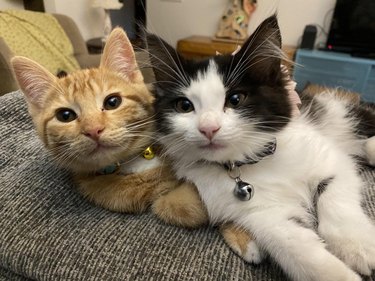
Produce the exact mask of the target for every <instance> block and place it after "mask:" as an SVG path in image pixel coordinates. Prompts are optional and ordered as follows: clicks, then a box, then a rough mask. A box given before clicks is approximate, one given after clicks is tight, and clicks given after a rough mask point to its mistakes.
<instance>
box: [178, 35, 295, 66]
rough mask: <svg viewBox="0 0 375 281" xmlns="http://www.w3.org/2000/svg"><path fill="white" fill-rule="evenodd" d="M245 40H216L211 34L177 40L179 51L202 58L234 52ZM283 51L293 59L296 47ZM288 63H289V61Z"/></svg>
mask: <svg viewBox="0 0 375 281" xmlns="http://www.w3.org/2000/svg"><path fill="white" fill-rule="evenodd" d="M242 43H243V42H240V43H237V42H235V41H225V40H216V39H213V37H209V36H197V35H194V36H190V37H187V38H184V39H181V40H179V41H178V42H177V51H178V52H179V53H180V54H181V55H182V56H184V57H185V58H189V59H201V58H206V57H210V56H214V55H215V54H216V52H219V53H222V54H229V53H232V52H233V51H235V50H236V49H237V46H238V45H241V44H242ZM283 51H284V52H285V54H286V55H287V57H288V59H289V60H291V61H293V60H294V54H295V52H296V47H293V46H283ZM287 65H289V64H288V63H287Z"/></svg>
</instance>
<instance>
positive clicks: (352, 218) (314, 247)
mask: <svg viewBox="0 0 375 281" xmlns="http://www.w3.org/2000/svg"><path fill="white" fill-rule="evenodd" d="M218 81H219V82H218ZM185 93H186V96H187V98H189V99H190V100H191V101H192V102H193V103H194V106H195V111H193V112H190V113H188V114H177V115H173V114H171V115H170V118H171V120H170V121H171V123H172V124H173V125H172V126H173V131H174V133H176V134H174V135H173V136H171V137H165V138H163V139H162V142H163V143H164V145H165V146H166V147H167V153H168V154H169V156H171V157H172V158H173V159H174V160H175V169H176V172H177V175H178V176H179V177H180V178H185V179H187V180H189V181H192V182H194V183H195V184H196V185H197V188H198V190H199V193H200V195H201V197H202V199H203V201H204V202H205V204H206V206H207V209H208V213H209V216H210V218H211V220H212V222H223V221H234V222H236V223H239V224H241V225H242V226H244V227H245V228H247V229H248V230H249V231H251V232H252V234H253V235H254V236H255V237H256V243H257V244H258V246H259V247H260V248H261V249H262V250H265V251H266V252H267V253H268V254H269V255H270V256H271V257H272V258H273V259H274V260H276V262H278V263H279V264H280V266H281V267H282V268H283V269H284V271H285V272H286V273H287V274H288V275H289V276H290V277H291V278H292V279H293V280H299V281H305V280H315V281H339V280H340V281H349V280H353V281H354V280H356V281H357V280H361V278H360V277H359V275H358V274H357V273H355V272H354V271H358V272H360V273H363V274H370V273H371V269H374V268H375V239H374V238H373V237H375V227H374V225H373V224H372V222H371V221H370V219H369V218H368V217H367V216H366V215H365V214H364V212H363V211H362V209H361V206H360V201H361V192H362V186H363V182H362V181H361V178H360V177H359V175H358V174H357V172H356V167H355V163H354V161H353V159H352V158H351V157H350V156H349V155H350V154H363V152H362V150H363V149H362V146H363V141H362V140H357V139H356V138H355V137H354V136H352V134H351V130H350V129H351V127H350V126H351V124H350V121H345V120H344V118H342V117H343V116H345V113H346V111H345V106H344V105H343V103H342V102H340V101H337V100H334V99H332V98H329V97H327V96H322V97H320V99H322V100H324V103H325V104H327V107H326V108H327V109H328V111H329V113H328V115H327V122H326V123H324V124H320V125H319V126H318V125H316V124H314V123H312V122H309V119H308V118H307V113H302V114H301V116H299V117H295V118H294V119H292V120H291V122H290V123H289V124H288V125H287V127H286V128H284V129H283V130H282V131H280V132H278V133H276V134H271V133H260V132H257V131H256V130H255V129H254V125H253V124H252V122H249V121H248V120H241V119H240V118H238V115H237V114H236V112H235V111H233V110H231V109H224V107H223V106H224V95H225V89H224V86H223V83H222V82H221V77H220V75H219V74H217V71H216V68H215V66H214V64H213V63H211V64H210V67H209V69H208V72H207V73H205V74H200V75H199V76H198V78H197V79H196V81H193V82H192V83H191V87H190V88H188V89H187V90H186V92H185ZM207 116H209V117H210V118H209V119H207V118H206V117H207ZM207 120H211V121H208V122H216V123H217V124H219V126H220V130H219V131H218V132H217V133H216V135H215V137H214V139H213V142H214V143H216V144H219V145H221V146H222V148H221V149H202V148H200V147H201V146H202V145H207V144H208V143H209V141H208V139H207V138H205V136H204V135H203V134H201V133H200V132H199V126H200V124H201V122H207ZM212 120H213V121H212ZM254 122H258V121H257V120H256V119H254ZM274 137H276V139H277V149H276V152H275V154H274V155H272V156H269V157H267V158H265V159H263V160H261V161H260V162H258V163H257V164H253V165H244V166H242V167H241V178H242V180H244V181H247V182H249V183H251V184H252V185H253V186H254V197H253V198H252V199H251V200H250V201H240V200H238V199H237V198H236V197H235V196H234V195H233V189H234V187H235V181H234V180H233V179H231V178H230V177H229V176H228V174H227V171H226V170H225V169H224V167H222V166H221V165H219V164H214V163H210V162H211V161H216V162H225V161H228V160H242V157H243V155H244V154H248V155H250V156H251V155H254V153H255V152H257V151H259V150H260V149H261V148H262V145H263V144H265V143H266V142H267V141H269V140H271V139H273V138H274ZM200 160H205V161H200ZM327 178H332V180H331V182H330V183H329V185H328V186H327V190H326V191H324V192H323V194H322V195H321V196H320V197H319V200H318V206H317V215H318V220H319V227H318V230H317V233H316V232H315V231H314V230H313V229H311V228H307V227H303V226H301V225H300V224H299V223H296V221H295V219H296V218H297V219H298V220H299V221H306V222H311V221H312V219H313V218H312V215H311V214H310V213H309V212H307V209H308V208H311V209H313V208H314V206H313V196H314V194H315V191H316V187H317V184H318V183H319V182H321V181H322V180H324V179H327ZM323 241H325V242H323ZM250 246H251V245H249V247H250ZM327 249H328V250H327Z"/></svg>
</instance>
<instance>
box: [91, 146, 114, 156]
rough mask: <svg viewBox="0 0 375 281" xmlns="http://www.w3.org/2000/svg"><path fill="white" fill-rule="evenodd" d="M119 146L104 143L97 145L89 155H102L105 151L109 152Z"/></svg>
mask: <svg viewBox="0 0 375 281" xmlns="http://www.w3.org/2000/svg"><path fill="white" fill-rule="evenodd" d="M117 147H118V146H115V145H108V144H103V143H97V144H96V146H95V148H94V149H93V150H92V151H91V152H90V153H89V154H90V155H93V154H96V153H101V152H104V151H109V150H113V149H115V148H117Z"/></svg>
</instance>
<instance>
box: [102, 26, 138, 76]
mask: <svg viewBox="0 0 375 281" xmlns="http://www.w3.org/2000/svg"><path fill="white" fill-rule="evenodd" d="M101 66H103V67H106V68H108V69H109V70H112V71H114V72H117V73H119V74H120V75H122V76H123V77H124V78H127V79H130V80H131V81H134V80H136V79H137V78H138V77H139V69H138V64H137V62H136V60H135V54H134V50H133V47H132V45H131V43H130V41H129V39H128V38H127V36H126V34H125V32H124V31H122V30H121V29H120V28H116V29H115V30H113V31H112V33H111V34H110V36H109V38H108V40H107V44H106V46H105V48H104V53H103V57H102V61H101Z"/></svg>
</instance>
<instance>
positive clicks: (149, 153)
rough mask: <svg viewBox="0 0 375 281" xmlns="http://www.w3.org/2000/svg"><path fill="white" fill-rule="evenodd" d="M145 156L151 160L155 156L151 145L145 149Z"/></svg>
mask: <svg viewBox="0 0 375 281" xmlns="http://www.w3.org/2000/svg"><path fill="white" fill-rule="evenodd" d="M143 157H144V158H145V159H147V160H151V159H153V158H154V157H155V153H154V150H153V149H152V147H151V146H149V147H147V148H146V149H145V151H144V152H143Z"/></svg>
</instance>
